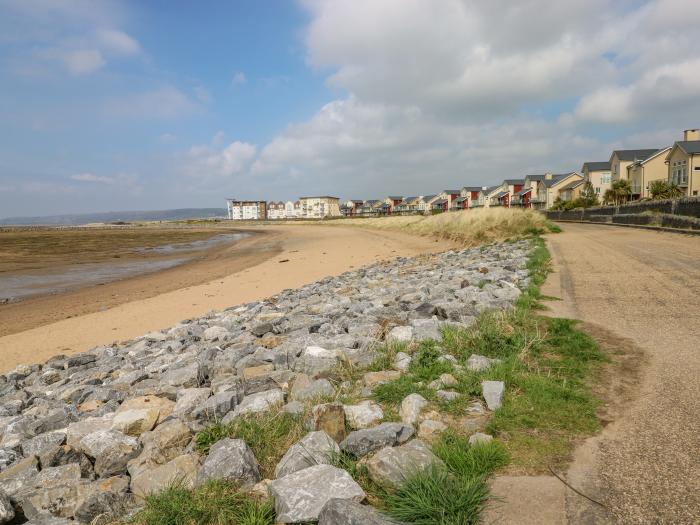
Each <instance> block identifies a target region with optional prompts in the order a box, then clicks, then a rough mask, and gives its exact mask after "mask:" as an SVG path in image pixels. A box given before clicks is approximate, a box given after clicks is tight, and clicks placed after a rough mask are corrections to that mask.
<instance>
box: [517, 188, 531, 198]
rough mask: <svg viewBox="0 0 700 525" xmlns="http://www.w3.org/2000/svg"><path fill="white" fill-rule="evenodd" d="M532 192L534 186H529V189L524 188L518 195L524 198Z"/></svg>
mask: <svg viewBox="0 0 700 525" xmlns="http://www.w3.org/2000/svg"><path fill="white" fill-rule="evenodd" d="M531 191H532V186H528V187H527V188H523V189H522V190H520V191H519V192H517V193H516V195H519V196H521V197H522V196H523V195H525V194H526V193H530V192H531Z"/></svg>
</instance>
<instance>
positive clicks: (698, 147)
mask: <svg viewBox="0 0 700 525" xmlns="http://www.w3.org/2000/svg"><path fill="white" fill-rule="evenodd" d="M676 145H677V146H678V147H679V148H681V149H682V150H683V151H685V152H686V153H687V154H689V155H692V154H694V153H700V140H680V141H678V142H676Z"/></svg>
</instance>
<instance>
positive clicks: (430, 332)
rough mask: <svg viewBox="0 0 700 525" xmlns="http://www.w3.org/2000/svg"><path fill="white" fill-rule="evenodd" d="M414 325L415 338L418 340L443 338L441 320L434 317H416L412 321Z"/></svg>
mask: <svg viewBox="0 0 700 525" xmlns="http://www.w3.org/2000/svg"><path fill="white" fill-rule="evenodd" d="M411 326H412V327H413V339H415V340H416V341H428V340H435V341H439V340H440V339H441V338H442V334H441V333H440V322H439V321H437V320H434V319H414V320H413V321H411Z"/></svg>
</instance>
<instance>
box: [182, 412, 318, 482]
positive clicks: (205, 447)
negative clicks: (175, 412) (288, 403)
mask: <svg viewBox="0 0 700 525" xmlns="http://www.w3.org/2000/svg"><path fill="white" fill-rule="evenodd" d="M305 434H306V429H305V428H304V418H303V417H302V416H296V415H292V414H288V413H286V412H275V411H268V412H262V413H260V414H251V415H245V416H241V417H237V418H236V419H234V420H233V421H232V422H231V423H230V424H228V425H223V424H221V423H216V424H214V425H211V426H209V427H207V428H205V429H204V430H202V431H201V432H199V433H198V434H197V436H196V437H195V445H196V448H197V451H198V452H199V453H200V454H206V453H208V452H209V448H210V447H211V446H212V445H213V444H214V443H216V442H217V441H219V440H221V439H224V438H227V437H228V438H234V439H242V440H244V441H245V442H246V443H247V444H248V446H249V447H250V449H251V450H252V451H253V454H254V455H255V458H256V459H257V460H258V464H259V465H260V474H262V476H263V478H268V479H273V478H274V471H275V466H276V465H277V463H278V462H279V460H280V459H281V458H282V456H283V455H284V454H285V452H287V450H288V449H289V447H291V446H292V445H293V444H294V443H296V442H297V441H299V440H300V439H301V438H302V437H303V436H304V435H305Z"/></svg>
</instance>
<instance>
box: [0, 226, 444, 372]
mask: <svg viewBox="0 0 700 525" xmlns="http://www.w3.org/2000/svg"><path fill="white" fill-rule="evenodd" d="M246 229H247V230H252V231H254V232H256V233H261V235H254V236H252V237H249V238H247V239H244V240H242V241H239V242H238V243H236V244H235V245H233V246H230V247H225V248H221V249H220V250H219V251H214V253H213V254H210V255H209V256H208V257H205V258H203V259H202V260H199V261H196V262H193V263H189V264H185V265H182V266H178V267H175V268H170V269H168V270H164V271H161V272H157V273H152V274H148V275H142V276H139V277H135V278H131V279H125V280H122V281H116V282H112V283H107V284H105V285H103V286H92V287H89V288H83V289H80V290H75V291H72V292H67V293H63V294H57V295H50V296H44V297H38V298H33V299H31V300H27V301H23V302H21V303H17V304H14V305H4V307H3V308H0V330H2V332H0V333H2V334H3V336H2V337H0V370H2V371H7V370H10V369H12V368H14V367H15V366H16V365H18V364H20V363H34V362H41V361H45V360H46V359H48V358H49V357H51V356H53V355H57V354H70V353H74V352H80V351H83V350H87V349H88V348H91V347H93V346H96V345H100V344H109V343H112V342H113V341H120V340H126V339H130V338H133V337H137V336H139V335H143V334H145V333H147V332H149V331H152V330H159V329H162V328H166V327H168V326H171V325H173V324H175V323H177V322H178V321H181V320H183V319H187V318H191V317H196V316H201V315H203V314H205V313H206V312H208V311H210V310H219V309H223V308H227V307H229V306H233V305H236V304H239V303H243V302H247V301H254V300H258V299H263V298H265V297H268V296H271V295H274V294H275V293H278V292H279V291H281V290H283V289H285V288H294V287H298V286H301V285H303V284H306V283H309V282H312V281H315V280H318V279H321V278H323V277H325V276H328V275H335V274H338V273H342V272H344V271H348V270H352V269H354V268H359V267H360V266H363V265H366V264H370V263H373V262H376V261H381V260H387V259H390V258H393V257H398V256H415V255H419V254H422V253H430V252H436V251H442V250H445V249H448V248H450V247H451V245H450V243H448V242H447V241H437V240H435V239H431V238H429V237H420V236H415V235H409V234H404V233H398V232H387V231H373V230H365V229H361V228H356V227H342V226H316V225H299V226H290V225H280V226H259V227H250V228H249V227H247V226H246ZM18 328H19V330H18Z"/></svg>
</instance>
